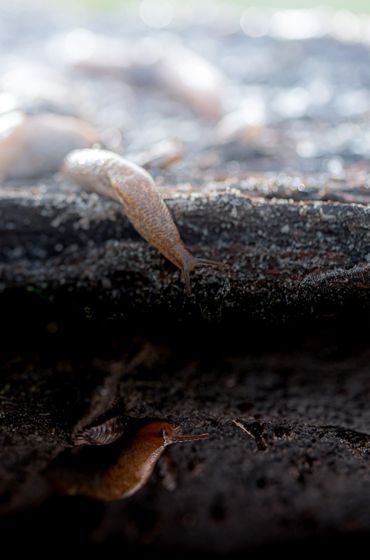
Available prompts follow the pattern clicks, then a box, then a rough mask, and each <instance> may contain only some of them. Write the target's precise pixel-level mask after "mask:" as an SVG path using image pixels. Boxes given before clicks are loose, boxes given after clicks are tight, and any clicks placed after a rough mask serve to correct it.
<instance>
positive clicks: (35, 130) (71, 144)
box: [0, 111, 98, 179]
mask: <svg viewBox="0 0 370 560" xmlns="http://www.w3.org/2000/svg"><path fill="white" fill-rule="evenodd" d="M97 141H98V134H97V132H96V131H95V129H94V128H93V127H92V126H91V125H90V124H88V123H86V122H84V121H82V120H79V119H76V118H74V117H65V116H61V115H55V114H52V113H50V114H48V113H44V114H39V115H26V114H24V113H22V112H21V111H13V112H12V113H7V114H4V115H2V116H0V176H1V177H2V178H9V179H16V178H18V179H25V178H32V177H38V176H40V175H43V174H46V173H52V172H54V171H57V170H58V169H59V167H60V165H61V163H62V161H63V159H64V157H65V156H66V155H67V153H68V152H70V151H71V150H74V149H77V148H89V147H91V146H92V145H93V144H95V143H97Z"/></svg>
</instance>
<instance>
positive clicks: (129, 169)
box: [62, 149, 222, 295]
mask: <svg viewBox="0 0 370 560" xmlns="http://www.w3.org/2000/svg"><path fill="white" fill-rule="evenodd" d="M62 172H63V173H64V174H65V175H66V176H67V177H69V178H70V179H72V180H73V181H74V182H76V183H77V184H79V185H80V186H82V187H84V188H85V189H87V190H90V191H95V192H97V193H98V194H100V195H102V196H107V197H110V198H113V199H115V200H118V201H119V202H120V203H121V204H122V206H123V208H124V210H125V213H126V215H127V217H128V219H129V220H130V222H131V223H132V225H133V226H134V228H135V229H136V230H137V231H138V232H139V233H140V235H141V236H142V237H143V238H144V239H145V240H146V241H147V242H148V243H150V244H151V245H153V246H154V247H155V248H156V249H158V251H159V252H160V253H162V255H164V256H165V257H166V258H167V259H168V260H169V261H171V262H172V263H173V264H174V265H175V266H177V267H178V268H179V269H180V270H181V277H182V280H183V282H184V283H185V287H186V291H187V293H188V295H190V294H191V282H190V273H191V272H192V271H193V270H194V269H195V268H196V267H200V266H215V267H218V268H221V267H222V265H221V263H218V262H217V261H213V260H209V259H202V258H197V257H194V256H193V255H192V254H191V253H190V251H189V250H188V249H187V247H186V246H185V244H184V242H183V241H182V240H181V238H180V234H179V231H178V229H177V227H176V225H175V222H174V221H173V219H172V216H171V214H170V212H169V210H168V208H167V206H166V204H165V203H164V201H163V199H162V197H161V195H160V193H159V191H158V189H157V187H156V185H155V183H154V181H153V178H152V177H151V175H149V173H148V172H147V171H145V169H143V168H141V167H139V166H138V165H136V164H134V163H132V162H130V161H128V160H126V159H123V158H122V157H120V156H119V155H117V154H114V153H113V152H109V151H106V150H88V149H87V150H75V151H73V152H71V153H70V154H68V156H67V157H66V158H65V160H64V164H63V167H62Z"/></svg>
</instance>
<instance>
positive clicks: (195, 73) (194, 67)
mask: <svg viewBox="0 0 370 560" xmlns="http://www.w3.org/2000/svg"><path fill="white" fill-rule="evenodd" d="M159 76H160V81H161V84H162V86H163V88H164V89H166V90H167V91H168V92H169V93H170V94H171V95H172V96H174V97H177V98H179V99H180V100H182V101H183V102H184V103H185V104H187V105H189V107H191V109H193V110H194V111H195V112H197V113H198V114H200V115H201V116H203V117H204V118H206V119H208V120H210V121H217V120H218V119H219V118H220V117H221V115H222V113H223V99H224V97H225V95H226V88H227V84H226V79H225V77H224V76H223V74H222V73H221V72H220V71H219V70H218V69H217V68H216V67H215V66H214V65H213V64H211V63H210V62H208V61H207V60H205V59H204V58H202V57H201V56H199V55H197V54H196V53H195V52H193V51H191V50H190V49H188V48H186V47H184V46H183V45H181V44H180V43H179V42H177V41H176V42H170V43H169V44H168V48H166V49H165V52H164V54H163V57H162V60H161V63H160V67H159Z"/></svg>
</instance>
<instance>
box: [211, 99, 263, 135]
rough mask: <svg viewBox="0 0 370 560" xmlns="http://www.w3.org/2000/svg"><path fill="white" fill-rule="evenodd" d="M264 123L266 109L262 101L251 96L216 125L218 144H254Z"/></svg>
mask: <svg viewBox="0 0 370 560" xmlns="http://www.w3.org/2000/svg"><path fill="white" fill-rule="evenodd" d="M265 122H266V107H265V103H264V101H263V99H261V98H260V97H257V95H256V96H251V97H250V98H246V99H245V100H244V101H243V104H242V105H241V107H240V108H239V109H237V110H236V111H232V112H231V113H228V114H227V115H225V116H224V117H223V118H222V119H221V120H220V122H219V123H218V125H217V128H216V136H217V140H218V142H220V143H221V144H226V143H229V142H240V143H242V144H250V143H254V142H255V141H256V139H257V138H258V136H259V134H260V132H261V130H262V129H263V127H264V125H265Z"/></svg>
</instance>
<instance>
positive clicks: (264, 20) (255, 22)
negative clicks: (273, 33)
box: [240, 7, 270, 38]
mask: <svg viewBox="0 0 370 560" xmlns="http://www.w3.org/2000/svg"><path fill="white" fill-rule="evenodd" d="M240 27H241V28H242V30H243V31H244V33H245V34H246V35H249V36H250V37H255V38H257V37H263V36H264V35H267V33H268V32H269V29H270V18H268V16H267V14H266V12H263V11H261V10H259V9H258V8H254V7H252V8H248V9H247V10H245V11H244V12H243V13H242V15H241V17H240Z"/></svg>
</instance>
